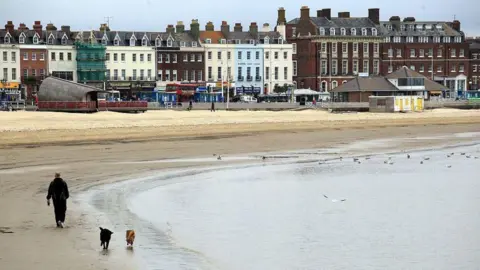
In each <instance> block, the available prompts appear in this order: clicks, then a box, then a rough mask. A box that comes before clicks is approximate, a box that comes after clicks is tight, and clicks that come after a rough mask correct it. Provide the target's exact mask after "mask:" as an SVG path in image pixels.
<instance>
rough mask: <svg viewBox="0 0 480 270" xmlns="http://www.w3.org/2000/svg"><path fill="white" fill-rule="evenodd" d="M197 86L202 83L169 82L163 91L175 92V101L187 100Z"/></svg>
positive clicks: (191, 96) (190, 97)
mask: <svg viewBox="0 0 480 270" xmlns="http://www.w3.org/2000/svg"><path fill="white" fill-rule="evenodd" d="M199 86H204V85H203V84H198V83H192V84H183V83H170V84H167V88H166V89H165V92H167V93H176V94H177V102H187V101H190V100H191V99H192V98H193V95H195V90H196V89H197V88H198V87H199Z"/></svg>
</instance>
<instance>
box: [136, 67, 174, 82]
mask: <svg viewBox="0 0 480 270" xmlns="http://www.w3.org/2000/svg"><path fill="white" fill-rule="evenodd" d="M169 73H170V72H169ZM132 77H133V78H132V79H133V80H137V70H136V69H134V70H133V76H132Z"/></svg>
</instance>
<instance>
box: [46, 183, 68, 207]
mask: <svg viewBox="0 0 480 270" xmlns="http://www.w3.org/2000/svg"><path fill="white" fill-rule="evenodd" d="M68 197H70V193H69V192H68V186H67V183H66V182H65V181H63V179H62V178H55V179H53V181H52V182H50V186H49V187H48V194H47V200H50V199H51V198H52V199H53V200H54V201H59V200H66V199H68Z"/></svg>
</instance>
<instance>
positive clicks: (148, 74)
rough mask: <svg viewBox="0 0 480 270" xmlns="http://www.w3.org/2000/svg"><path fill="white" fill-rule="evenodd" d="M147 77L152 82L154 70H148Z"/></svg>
mask: <svg viewBox="0 0 480 270" xmlns="http://www.w3.org/2000/svg"><path fill="white" fill-rule="evenodd" d="M147 77H148V80H149V81H150V80H151V78H152V70H151V69H149V70H147Z"/></svg>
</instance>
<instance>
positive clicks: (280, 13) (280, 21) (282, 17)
mask: <svg viewBox="0 0 480 270" xmlns="http://www.w3.org/2000/svg"><path fill="white" fill-rule="evenodd" d="M280 24H287V19H286V17H285V9H284V8H283V7H281V8H279V9H278V18H277V25H280Z"/></svg>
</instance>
